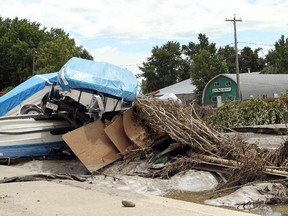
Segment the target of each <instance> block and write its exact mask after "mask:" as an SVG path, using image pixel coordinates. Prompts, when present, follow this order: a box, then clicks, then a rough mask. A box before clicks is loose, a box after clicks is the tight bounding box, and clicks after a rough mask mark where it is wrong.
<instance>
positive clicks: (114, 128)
mask: <svg viewBox="0 0 288 216" xmlns="http://www.w3.org/2000/svg"><path fill="white" fill-rule="evenodd" d="M104 131H105V133H106V134H107V136H108V137H109V138H110V140H111V141H112V142H113V143H114V145H115V146H116V148H117V149H118V150H119V151H120V152H121V154H125V153H127V151H129V150H130V149H131V148H132V144H131V141H130V139H129V138H128V137H127V135H126V133H125V131H124V127H123V117H122V116H118V117H117V118H116V119H115V121H113V122H112V123H111V124H110V125H108V126H107V127H106V128H105V129H104Z"/></svg>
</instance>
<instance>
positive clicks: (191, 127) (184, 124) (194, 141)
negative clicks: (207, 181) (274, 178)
mask: <svg viewBox="0 0 288 216" xmlns="http://www.w3.org/2000/svg"><path fill="white" fill-rule="evenodd" d="M135 107H136V110H137V112H138V118H141V121H142V122H145V124H146V126H148V127H149V128H150V129H152V130H153V131H155V132H156V133H166V134H167V135H168V136H169V137H171V138H172V139H173V140H175V141H176V142H178V143H180V144H182V145H185V146H189V147H191V151H192V152H193V153H192V154H191V155H190V157H191V159H193V161H190V160H184V163H183V160H181V161H178V162H177V160H175V166H174V165H170V166H169V167H167V169H166V170H163V173H162V176H166V177H167V175H171V174H172V175H173V173H175V172H177V171H178V169H177V168H175V167H178V168H179V163H180V164H182V165H181V167H182V168H183V169H184V168H185V169H188V167H189V166H190V165H189V164H191V163H195V159H197V161H201V160H202V161H207V160H208V159H209V160H214V161H217V162H216V163H218V161H234V162H233V163H234V165H235V166H234V169H233V171H232V172H231V175H230V176H229V177H228V182H227V185H229V186H233V185H239V184H244V183H247V182H249V181H253V180H255V179H257V178H258V179H259V177H263V175H262V174H263V171H264V169H265V168H264V167H265V161H264V160H263V158H262V156H263V155H262V154H261V152H259V149H258V148H257V147H256V146H255V145H248V144H247V143H245V142H244V141H243V140H242V139H241V138H240V137H239V136H236V135H235V136H228V135H227V134H223V133H221V132H219V131H217V130H216V129H214V128H213V127H210V126H208V125H206V124H205V123H204V122H203V121H202V119H201V118H200V117H199V116H198V115H197V113H196V111H195V109H194V106H193V104H190V105H179V104H177V103H175V102H174V101H162V100H158V99H155V98H139V99H137V103H136V105H135ZM210 162H211V161H210ZM184 164H185V165H184Z"/></svg>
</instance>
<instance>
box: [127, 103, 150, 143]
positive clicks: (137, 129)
mask: <svg viewBox="0 0 288 216" xmlns="http://www.w3.org/2000/svg"><path fill="white" fill-rule="evenodd" d="M123 126H124V131H125V133H126V135H127V136H128V137H129V139H130V140H131V141H132V142H133V143H135V144H136V145H138V146H139V147H141V148H143V147H146V146H147V143H146V141H145V139H146V138H147V132H146V130H145V128H144V127H143V126H142V125H140V124H139V123H138V122H137V119H136V118H135V117H134V116H133V108H130V109H129V110H126V111H125V112H124V114H123Z"/></svg>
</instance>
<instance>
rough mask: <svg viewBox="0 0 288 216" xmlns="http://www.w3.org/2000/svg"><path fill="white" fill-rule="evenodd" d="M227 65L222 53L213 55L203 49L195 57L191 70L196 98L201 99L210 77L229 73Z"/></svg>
mask: <svg viewBox="0 0 288 216" xmlns="http://www.w3.org/2000/svg"><path fill="white" fill-rule="evenodd" d="M227 70H228V68H227V65H226V63H225V61H224V60H223V59H222V57H221V56H220V55H213V54H211V53H210V52H209V51H208V50H206V49H202V50H201V51H200V52H199V53H198V54H196V55H195V56H194V57H193V61H192V64H191V68H190V72H191V78H192V84H193V85H195V86H196V99H197V100H198V102H200V101H201V97H202V92H203V90H204V88H205V86H206V84H207V83H208V81H209V80H210V79H212V78H213V77H214V76H216V75H218V74H221V73H227Z"/></svg>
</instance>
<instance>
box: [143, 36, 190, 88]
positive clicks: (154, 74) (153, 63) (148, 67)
mask: <svg viewBox="0 0 288 216" xmlns="http://www.w3.org/2000/svg"><path fill="white" fill-rule="evenodd" d="M181 54H182V53H181V47H180V43H179V42H176V41H168V42H167V43H166V44H164V45H163V46H161V47H158V46H155V47H153V49H152V55H151V57H149V58H148V60H147V62H143V66H142V67H139V68H140V70H141V71H142V72H143V74H142V76H143V77H144V78H145V80H144V81H143V85H142V86H143V92H144V93H147V92H152V91H155V90H158V89H161V88H164V87H166V86H169V85H172V84H175V83H177V82H179V81H182V80H184V79H187V78H189V76H190V75H189V68H188V66H189V65H188V64H187V62H185V60H184V59H183V58H182V56H181Z"/></svg>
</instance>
